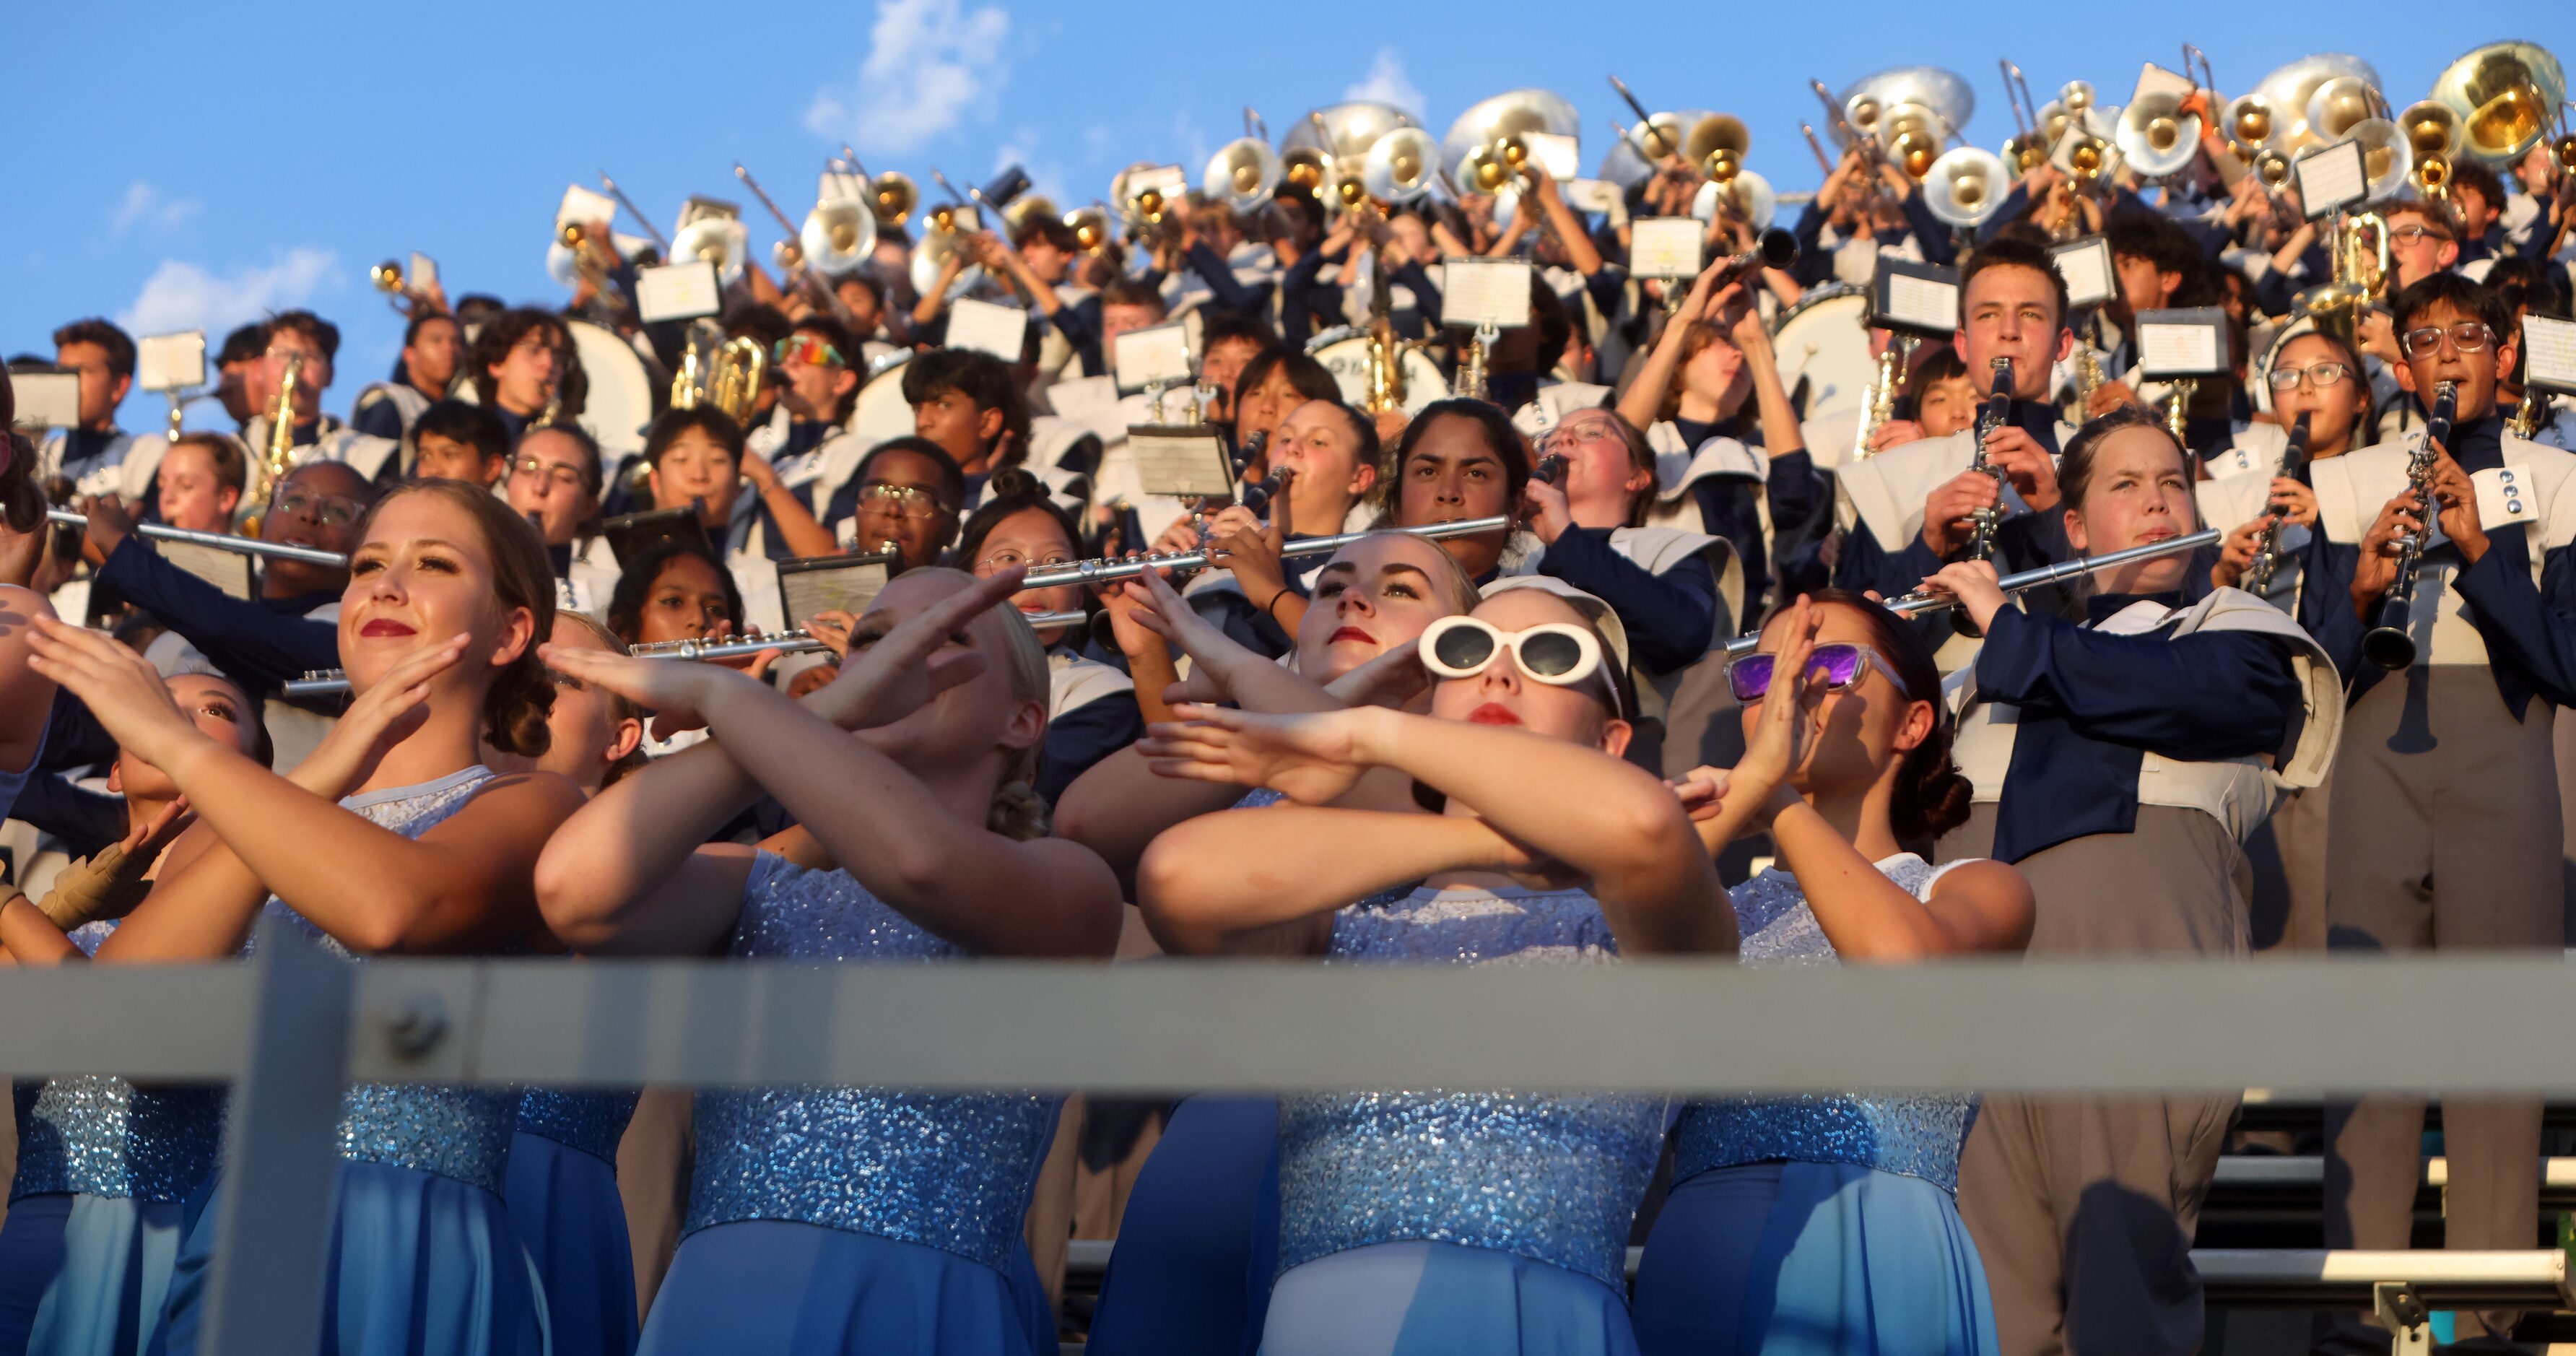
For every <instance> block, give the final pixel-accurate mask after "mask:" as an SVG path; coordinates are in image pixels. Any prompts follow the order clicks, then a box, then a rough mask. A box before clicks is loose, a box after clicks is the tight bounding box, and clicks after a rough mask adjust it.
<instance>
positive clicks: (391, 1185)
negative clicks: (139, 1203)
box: [167, 765, 548, 1356]
mask: <svg viewBox="0 0 2576 1356" xmlns="http://www.w3.org/2000/svg"><path fill="white" fill-rule="evenodd" d="M493 775H494V774H493V772H492V770H491V769H490V768H487V767H482V766H479V765H478V766H475V767H469V768H467V769H465V770H464V771H462V772H457V773H453V774H451V775H449V776H445V777H441V778H439V779H438V780H436V781H433V782H424V783H422V784H420V785H418V786H401V787H393V788H389V789H387V790H383V791H371V792H367V793H365V794H363V795H356V796H351V797H349V798H347V799H345V800H343V801H341V802H340V805H341V807H342V808H344V809H347V810H351V811H354V812H355V813H357V814H360V815H364V816H365V817H366V818H367V819H369V820H370V821H372V822H374V823H376V824H379V825H381V826H383V827H385V828H387V829H391V830H392V831H394V832H396V833H399V834H401V835H402V836H404V837H405V838H418V837H420V836H421V835H422V834H424V833H427V832H428V831H429V830H430V829H432V828H434V827H436V826H437V825H439V824H440V823H442V822H444V821H445V820H446V819H447V818H448V817H449V816H451V815H453V814H455V813H456V812H457V811H459V810H461V809H463V808H464V807H465V804H466V802H468V801H470V800H472V799H473V798H474V797H475V795H476V794H478V793H480V792H481V791H482V790H483V789H484V788H485V787H487V786H488V785H489V784H490V783H491V782H492V780H493ZM267 907H268V910H269V912H270V913H272V914H274V915H276V916H278V917H281V918H284V919H285V920H287V921H288V922H290V923H292V924H294V925H295V926H297V927H299V928H301V929H302V930H304V931H305V932H306V933H307V934H308V935H310V936H311V937H312V938H313V939H314V940H315V941H316V942H317V943H318V944H319V945H321V946H322V947H324V948H325V949H327V950H329V951H331V952H333V953H334V954H337V955H340V956H343V957H348V958H350V959H352V960H355V959H358V958H357V957H355V956H352V955H351V953H350V952H349V950H348V948H346V947H343V946H341V945H340V944H339V943H338V942H335V941H333V940H331V938H329V937H328V936H326V935H324V934H323V933H322V931H321V929H319V928H316V927H314V926H313V924H311V923H310V922H307V921H306V920H305V919H304V918H303V917H302V916H301V915H299V914H297V913H296V912H295V911H294V910H292V909H290V908H288V907H287V906H286V904H285V903H284V902H283V901H281V900H279V899H278V898H276V897H275V896H273V895H272V896H270V898H269V901H268V906H267ZM518 1100H519V1093H518V1090H517V1089H515V1088H508V1087H496V1086H489V1085H486V1086H479V1087H445V1086H438V1085H432V1084H381V1083H377V1084H370V1083H361V1084H358V1085H357V1086H354V1087H352V1088H350V1089H349V1091H348V1093H347V1095H346V1096H345V1097H344V1098H343V1099H342V1102H341V1116H340V1131H339V1138H340V1159H341V1162H340V1174H339V1204H338V1209H337V1216H336V1218H335V1219H334V1221H333V1223H332V1226H331V1245H330V1253H329V1260H328V1261H327V1262H326V1264H325V1267H326V1269H325V1271H324V1274H323V1278H322V1333H321V1343H320V1346H319V1348H318V1349H319V1350H320V1351H322V1352H324V1353H330V1354H331V1356H526V1354H529V1353H542V1352H545V1351H546V1350H548V1345H547V1341H546V1327H547V1324H546V1304H545V1295H544V1292H543V1290H542V1289H541V1288H540V1286H539V1285H538V1283H537V1279H536V1275H535V1272H534V1269H533V1268H532V1267H531V1266H530V1265H529V1263H528V1254H527V1249H526V1247H525V1246H524V1245H523V1244H521V1243H520V1241H519V1235H518V1231H517V1230H516V1229H515V1228H513V1227H512V1226H511V1223H510V1217H509V1212H508V1209H507V1207H505V1206H504V1205H503V1203H502V1199H501V1190H502V1186H503V1183H504V1181H505V1180H506V1179H507V1177H508V1172H509V1156H510V1133H511V1127H512V1124H513V1122H514V1121H515V1119H516V1111H517V1107H518ZM223 1190H224V1186H223V1183H222V1180H221V1179H220V1177H219V1178H217V1180H216V1182H215V1184H214V1185H213V1186H212V1187H211V1188H209V1190H208V1191H207V1192H206V1193H204V1196H203V1197H202V1198H201V1199H200V1200H199V1201H197V1202H194V1203H192V1209H191V1221H190V1224H189V1227H188V1233H187V1237H186V1239H185V1241H184V1242H182V1243H181V1245H180V1248H179V1262H178V1268H177V1275H176V1276H175V1277H174V1278H173V1280H172V1282H171V1287H170V1308H169V1321H168V1325H167V1340H168V1349H169V1351H170V1352H171V1353H173V1356H179V1354H181V1353H191V1352H194V1351H195V1350H196V1349H197V1340H198V1333H199V1325H200V1323H201V1322H202V1318H203V1313H202V1310H203V1305H204V1302H205V1280H206V1270H207V1265H208V1263H209V1262H210V1261H211V1258H212V1253H213V1248H214V1242H215V1239H214V1234H215V1221H216V1219H217V1218H218V1217H219V1216H220V1214H221V1212H220V1210H218V1209H217V1208H216V1205H215V1200H214V1198H215V1197H217V1196H219V1195H220V1193H221V1192H222V1191H223Z"/></svg>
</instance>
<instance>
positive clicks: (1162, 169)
mask: <svg viewBox="0 0 2576 1356" xmlns="http://www.w3.org/2000/svg"><path fill="white" fill-rule="evenodd" d="M1149 188H1150V189H1153V190H1154V191H1155V192H1158V193H1160V194H1162V195H1163V200H1164V201H1166V202H1169V201H1171V200H1173V199H1175V198H1178V197H1180V196H1181V195H1182V194H1184V193H1187V192H1189V191H1190V172H1189V171H1188V170H1185V169H1182V168H1181V167H1180V166H1178V165H1157V166H1155V167H1154V168H1152V169H1147V170H1138V171H1136V172H1135V173H1134V174H1130V175H1128V176H1127V196H1128V197H1130V198H1133V197H1135V196H1136V195H1137V194H1139V193H1142V192H1144V191H1145V190H1146V189H1149Z"/></svg>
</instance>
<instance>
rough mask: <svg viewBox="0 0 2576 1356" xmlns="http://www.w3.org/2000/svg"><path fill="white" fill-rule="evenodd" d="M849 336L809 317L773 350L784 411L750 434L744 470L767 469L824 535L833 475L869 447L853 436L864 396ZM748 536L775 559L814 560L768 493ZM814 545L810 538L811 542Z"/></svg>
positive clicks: (822, 319) (828, 521)
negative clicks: (756, 465)
mask: <svg viewBox="0 0 2576 1356" xmlns="http://www.w3.org/2000/svg"><path fill="white" fill-rule="evenodd" d="M852 347H853V345H852V344H851V341H850V337H849V331H848V330H846V329H843V328H842V327H841V326H840V325H839V324H838V323H837V322H835V321H833V320H832V319H831V318H830V317H828V316H807V317H806V318H804V319H802V320H799V321H797V322H796V326H795V328H794V329H793V330H790V331H789V332H788V335H787V337H786V338H784V339H781V340H779V341H778V342H777V344H776V345H775V346H774V347H773V348H772V349H771V350H770V353H771V357H772V359H773V361H774V363H775V367H776V371H777V372H778V374H779V381H778V383H777V391H778V407H777V412H776V414H775V416H774V417H773V418H771V419H770V420H769V421H768V422H766V423H763V424H761V425H759V426H758V427H756V428H754V429H752V430H751V432H750V433H748V434H747V435H745V438H744V446H745V449H746V452H747V453H748V455H747V456H746V457H745V459H744V461H745V465H744V471H745V473H746V474H751V475H754V476H757V475H758V474H759V473H758V472H755V471H752V470H751V468H750V465H749V463H750V462H752V461H761V462H765V463H767V464H768V466H769V469H770V472H771V476H772V478H774V479H775V480H776V481H777V482H778V484H779V485H780V486H781V487H782V488H784V489H785V490H786V491H788V492H789V493H790V494H792V495H793V496H794V497H795V498H796V499H797V500H799V501H800V502H802V503H803V504H804V505H805V507H806V509H807V511H808V512H809V513H810V514H812V515H813V516H814V517H815V518H816V520H817V522H818V523H820V525H821V526H822V527H824V528H825V529H826V530H829V529H830V528H832V527H833V526H834V523H833V522H832V520H831V519H830V518H829V517H828V516H826V513H827V510H828V509H829V508H830V505H831V498H832V493H831V492H833V491H837V490H838V489H839V488H840V487H839V486H838V485H837V484H835V483H833V481H832V479H831V477H832V474H833V471H834V470H835V469H836V468H838V469H840V470H841V471H843V472H844V473H846V472H847V470H848V469H849V466H850V464H852V463H854V462H855V461H856V459H857V458H858V456H859V454H860V453H861V452H863V451H865V449H866V441H865V440H864V439H861V438H856V437H851V436H849V435H848V434H847V431H846V425H847V424H848V422H849V418H850V411H851V409H852V407H853V406H854V405H855V404H856V403H857V401H858V396H859V374H858V372H857V371H855V370H854V369H853V368H852V367H851V366H850V360H849V358H848V357H847V356H846V355H847V354H848V352H849V351H850V350H851V348H852ZM753 513H754V515H755V516H754V519H753V524H754V525H753V526H752V527H751V528H750V531H751V532H752V533H753V534H754V539H756V540H757V541H758V543H759V546H760V549H761V550H762V551H763V552H764V553H765V554H766V555H768V557H769V558H770V559H772V560H788V559H792V558H794V557H796V556H798V555H811V554H814V552H813V551H811V550H805V549H800V548H799V547H798V546H797V545H796V543H795V541H793V540H791V538H790V536H789V534H788V532H787V531H786V528H785V526H784V525H783V524H781V523H780V522H779V520H778V516H777V514H776V513H775V512H773V511H772V510H771V509H770V507H769V503H768V495H767V494H766V492H764V493H763V495H762V496H761V499H760V502H759V504H758V506H757V507H756V508H755V509H754V510H753ZM806 545H807V546H811V545H812V542H811V540H810V539H808V540H807V542H806Z"/></svg>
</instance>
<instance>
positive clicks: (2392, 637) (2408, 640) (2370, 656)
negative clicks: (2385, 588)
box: [2361, 594, 2415, 673]
mask: <svg viewBox="0 0 2576 1356" xmlns="http://www.w3.org/2000/svg"><path fill="white" fill-rule="evenodd" d="M2414 610H2415V608H2414V602H2413V600H2412V599H2407V598H2399V597H2396V596H2394V595H2393V594H2392V595H2391V596H2389V597H2386V598H2383V599H2381V600H2380V604H2379V622H2378V624H2377V625H2375V626H2373V627H2371V628H2370V630H2369V631H2368V632H2366V633H2364V634H2363V636H2362V638H2361V657H2362V658H2364V659H2366V660H2369V661H2370V662H2371V663H2373V664H2376V665H2378V666H2379V667H2380V668H2383V669H2386V670H2388V671H2389V672H2391V673H2398V672H2403V671H2404V670H2406V669H2410V668H2413V667H2414V666H2415V637H2414V636H2413V635H2412V634H2410V633H2409V632H2408V631H2407V629H2406V623H2407V621H2408V619H2409V614H2411V613H2412V612H2413V611H2414Z"/></svg>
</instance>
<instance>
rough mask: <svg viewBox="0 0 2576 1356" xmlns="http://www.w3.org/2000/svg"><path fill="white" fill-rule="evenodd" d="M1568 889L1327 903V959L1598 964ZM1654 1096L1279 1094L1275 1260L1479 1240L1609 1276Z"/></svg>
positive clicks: (1616, 1276)
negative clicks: (1339, 905) (1376, 903)
mask: <svg viewBox="0 0 2576 1356" xmlns="http://www.w3.org/2000/svg"><path fill="white" fill-rule="evenodd" d="M1617 953H1618V944H1617V943H1616V942H1615V941H1614V940H1613V939H1612V938H1611V935H1610V927H1609V924H1608V923H1607V922H1605V921H1604V920H1603V919H1602V916H1601V906H1600V905H1599V904H1598V903H1597V902H1595V901H1594V899H1593V898H1592V896H1591V895H1589V894H1587V893H1585V892H1583V891H1581V890H1562V891H1550V892H1543V893H1542V892H1530V891H1519V890H1511V891H1484V890H1433V889H1430V888H1428V887H1425V888H1423V889H1419V890H1416V891H1414V892H1413V893H1412V894H1410V895H1407V896H1406V897H1404V898H1403V899H1402V900H1400V901H1397V902H1395V903H1393V904H1391V905H1389V906H1387V907H1384V908H1375V909H1369V908H1361V907H1358V906H1354V907H1351V908H1347V909H1344V910H1342V911H1341V912H1339V913H1337V914H1335V915H1334V916H1333V936H1332V944H1331V948H1330V950H1329V951H1328V952H1327V955H1328V957H1329V958H1330V959H1331V960H1334V961H1361V962H1385V961H1415V962H1429V963H1433V964H1450V965H1569V964H1607V963H1609V962H1611V961H1613V960H1615V959H1616V957H1617ZM1664 1107H1665V1103H1664V1100H1663V1099H1662V1098H1659V1097H1615V1096H1614V1097H1542V1096H1536V1095H1531V1094H1521V1093H1498V1092H1478V1093H1444V1092H1438V1091H1422V1092H1381V1093H1363V1094H1333V1095H1318V1096H1300V1097H1284V1098H1282V1099H1280V1104H1279V1204H1280V1222H1279V1254H1280V1256H1279V1263H1280V1269H1281V1270H1282V1271H1285V1270H1287V1269H1288V1268H1290V1267H1294V1266H1298V1265H1301V1264H1303V1263H1306V1262H1311V1261H1314V1260H1315V1259H1316V1258H1319V1257H1324V1256H1328V1255H1330V1254H1332V1253H1336V1252H1341V1251H1343V1250H1346V1249H1350V1248H1361V1247H1368V1246H1370V1245H1372V1244H1377V1243H1395V1242H1405V1241H1415V1240H1429V1241H1432V1242H1440V1243H1457V1244H1463V1245H1466V1246H1468V1247H1477V1248H1492V1249H1495V1250H1497V1251H1501V1252H1510V1253H1516V1254H1518V1255H1520V1256H1523V1257H1529V1258H1535V1259H1537V1260H1539V1261H1542V1262H1549V1263H1553V1264H1555V1265H1557V1266H1561V1267H1564V1268H1566V1269H1568V1270H1570V1271H1577V1272H1581V1273H1582V1274H1584V1275H1586V1276H1590V1277H1592V1278H1594V1279H1596V1280H1598V1281H1600V1282H1601V1283H1602V1284H1604V1285H1607V1286H1611V1287H1613V1288H1614V1289H1615V1288H1619V1287H1620V1286H1621V1285H1622V1279H1621V1275H1622V1269H1623V1264H1624V1261H1625V1255H1626V1248H1627V1244H1628V1229H1629V1224H1630V1222H1631V1220H1632V1219H1633V1218H1634V1216H1635V1214H1636V1210H1637V1201H1638V1198H1639V1197H1641V1196H1642V1195H1643V1194H1644V1193H1645V1190H1646V1182H1647V1180H1648V1179H1649V1178H1651V1177H1652V1176H1653V1175H1654V1171H1655V1159H1656V1156H1657V1155H1658V1153H1660V1152H1661V1150H1662V1147H1663V1130H1664Z"/></svg>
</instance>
